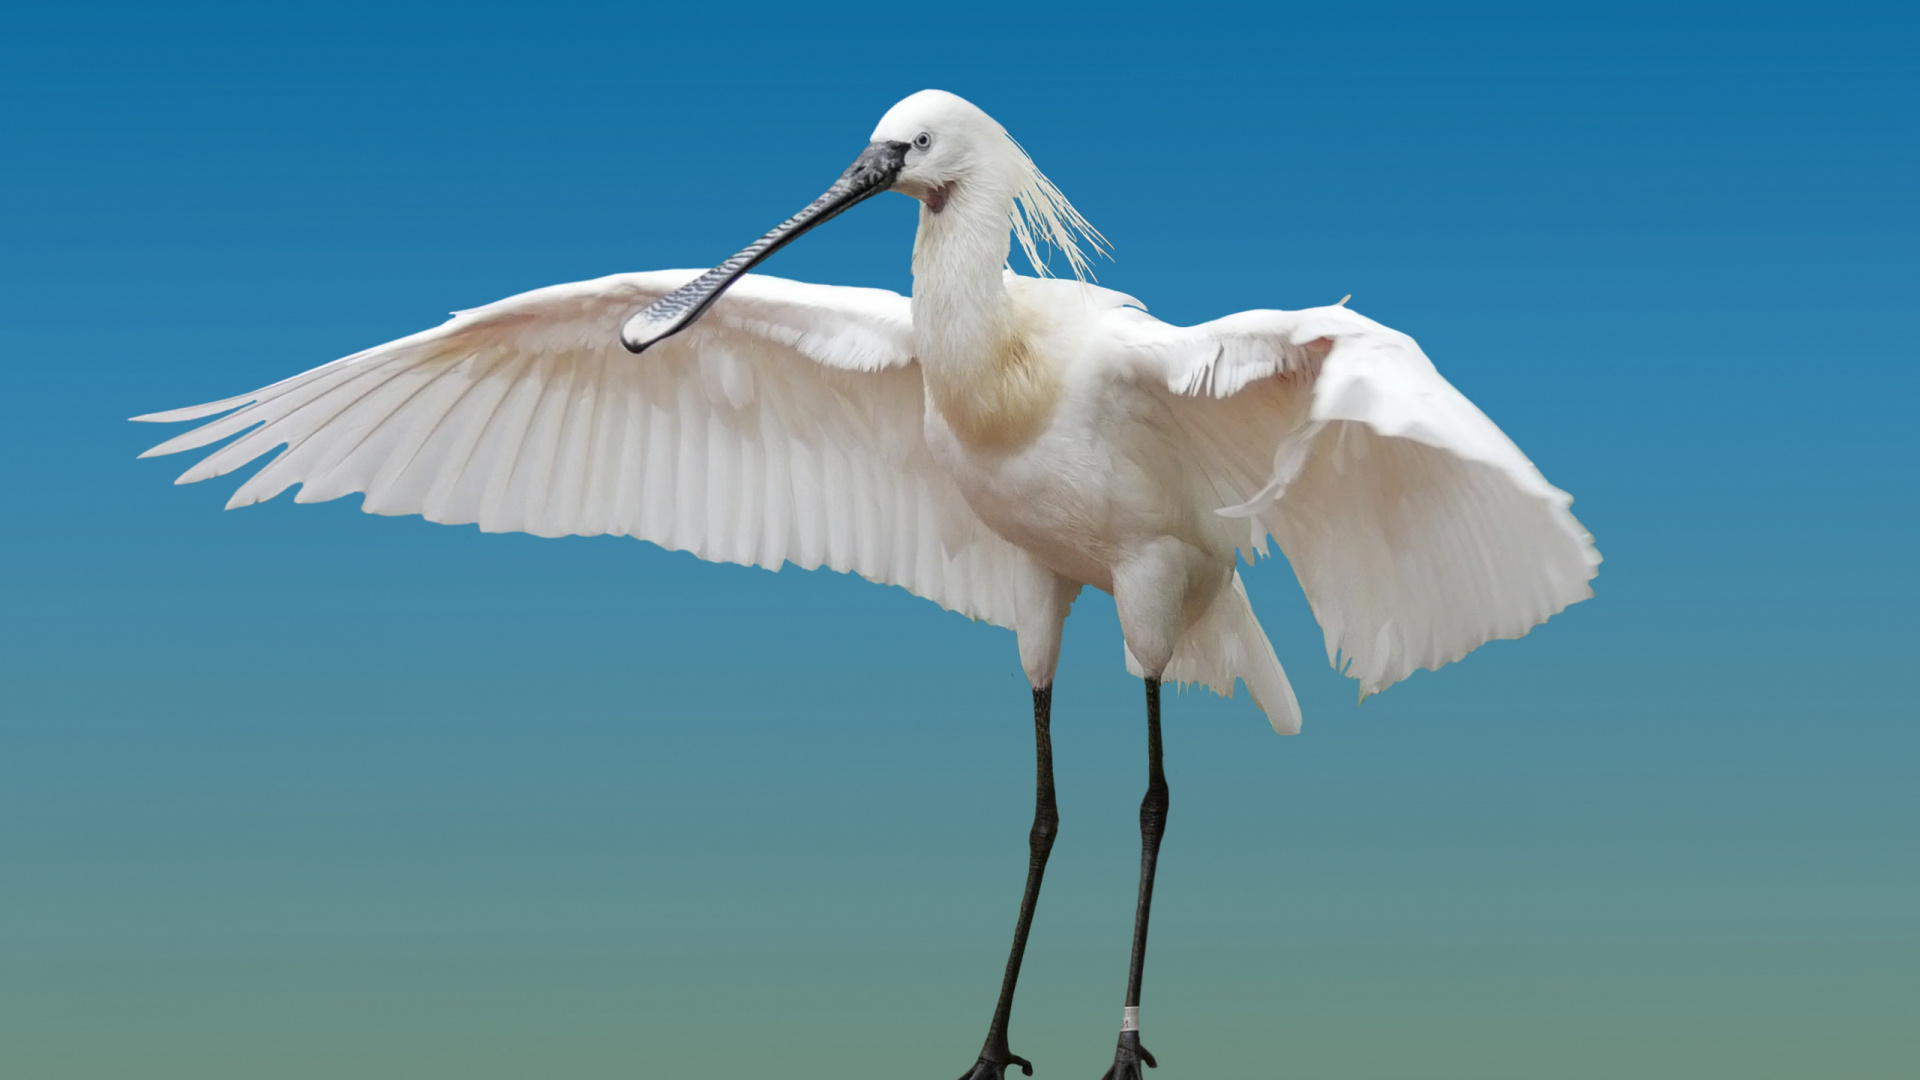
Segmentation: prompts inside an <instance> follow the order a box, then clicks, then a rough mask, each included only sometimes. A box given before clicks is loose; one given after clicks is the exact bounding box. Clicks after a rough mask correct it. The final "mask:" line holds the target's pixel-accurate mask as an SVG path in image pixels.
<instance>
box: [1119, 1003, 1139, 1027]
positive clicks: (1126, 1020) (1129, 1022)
mask: <svg viewBox="0 0 1920 1080" xmlns="http://www.w3.org/2000/svg"><path fill="white" fill-rule="evenodd" d="M1120 1030H1121V1031H1139V1030H1140V1006H1138V1005H1128V1006H1126V1007H1124V1008H1122V1009H1121V1010H1120Z"/></svg>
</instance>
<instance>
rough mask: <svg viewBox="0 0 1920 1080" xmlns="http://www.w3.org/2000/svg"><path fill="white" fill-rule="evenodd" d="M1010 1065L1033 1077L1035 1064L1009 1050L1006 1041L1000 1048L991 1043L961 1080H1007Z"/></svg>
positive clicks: (1002, 1042)
mask: <svg viewBox="0 0 1920 1080" xmlns="http://www.w3.org/2000/svg"><path fill="white" fill-rule="evenodd" d="M1009 1065H1018V1066H1020V1071H1021V1072H1023V1073H1025V1074H1027V1075H1028V1076H1032V1075H1033V1062H1031V1061H1028V1060H1027V1059H1026V1058H1023V1057H1021V1056H1020V1055H1019V1054H1016V1053H1014V1052H1013V1051H1012V1050H1009V1049H1007V1044H1006V1041H1005V1040H1004V1039H1003V1040H1001V1042H1000V1045H998V1046H995V1045H993V1044H991V1043H989V1044H988V1045H987V1047H986V1048H985V1049H983V1050H981V1051H980V1060H979V1061H976V1062H974V1063H973V1068H971V1069H968V1070H967V1071H966V1072H965V1073H963V1074H962V1075H961V1077H960V1080H1006V1075H1007V1066H1009Z"/></svg>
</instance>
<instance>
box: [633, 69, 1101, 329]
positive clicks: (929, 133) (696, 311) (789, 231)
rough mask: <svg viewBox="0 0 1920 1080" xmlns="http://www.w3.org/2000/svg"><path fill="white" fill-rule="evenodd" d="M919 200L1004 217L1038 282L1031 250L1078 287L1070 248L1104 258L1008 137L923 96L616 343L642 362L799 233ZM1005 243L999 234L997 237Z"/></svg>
mask: <svg viewBox="0 0 1920 1080" xmlns="http://www.w3.org/2000/svg"><path fill="white" fill-rule="evenodd" d="M889 190H891V191H898V192H901V193H903V194H906V195H910V196H912V197H914V198H916V199H919V200H920V202H921V204H922V205H924V206H925V207H926V208H927V211H928V212H929V213H933V214H939V213H943V212H946V211H947V209H948V207H949V206H951V205H953V204H954V201H955V200H956V199H960V200H963V201H964V202H966V204H967V205H968V206H969V207H970V208H972V209H974V210H976V211H978V212H980V213H982V214H985V215H990V217H989V220H991V219H992V218H999V217H1001V216H1003V215H1004V217H1005V218H1006V219H1007V226H1008V227H1010V228H1011V229H1012V232H1013V235H1014V237H1015V238H1016V239H1017V240H1018V241H1019V242H1020V247H1021V250H1022V251H1024V252H1025V253H1026V256H1027V259H1028V261H1030V262H1031V263H1032V264H1033V265H1034V268H1035V269H1036V271H1037V272H1039V273H1041V274H1045V273H1046V263H1045V261H1044V260H1043V259H1042V257H1041V255H1040V253H1039V245H1041V244H1046V245H1049V246H1051V247H1053V248H1056V249H1058V250H1059V251H1061V252H1062V253H1063V254H1064V255H1065V256H1066V257H1067V261H1068V262H1069V263H1071V264H1072V266H1073V271H1074V274H1075V276H1076V277H1081V276H1084V275H1085V274H1086V272H1087V260H1086V257H1085V256H1084V255H1083V254H1082V252H1081V248H1080V244H1079V242H1078V241H1080V240H1085V241H1087V242H1088V243H1089V244H1090V246H1091V247H1092V248H1093V250H1094V251H1095V252H1101V253H1104V251H1103V248H1104V244H1105V241H1104V240H1103V239H1102V238H1101V236H1100V234H1099V232H1097V231H1096V230H1095V229H1094V228H1093V226H1091V225H1089V224H1088V223H1087V220H1086V219H1085V218H1083V217H1081V216H1080V214H1079V212H1078V211H1076V210H1075V209H1074V208H1073V207H1072V206H1071V205H1069V204H1068V203H1067V200H1066V198H1065V197H1064V196H1062V195H1061V194H1060V190H1059V189H1058V188H1056V187H1054V186H1053V182H1052V181H1050V180H1048V179H1047V178H1046V177H1045V176H1043V175H1041V173H1040V170H1039V169H1037V168H1035V167H1034V164H1033V162H1032V161H1031V160H1030V159H1029V158H1028V157H1027V155H1026V151H1024V150H1022V149H1020V145H1019V144H1018V143H1016V142H1014V141H1013V139H1012V138H1011V137H1010V136H1008V135H1007V132H1006V129H1005V128H1002V127H1001V126H1000V125H999V124H998V123H996V122H995V121H994V119H993V117H991V116H988V115H987V114H986V113H984V112H982V111H980V109H979V108H977V107H976V106H974V105H973V104H972V103H971V102H968V101H967V100H965V99H964V98H961V97H959V96H957V95H954V94H949V93H947V92H946V91H945V90H922V91H920V92H919V93H917V94H913V95H911V96H909V97H907V98H905V99H904V100H902V101H901V102H900V103H899V104H897V105H895V106H894V107H893V108H891V109H888V110H887V113H886V115H885V116H882V117H881V118H880V124H879V126H878V127H876V128H874V131H873V138H872V139H871V140H870V141H869V142H868V143H867V148H866V149H865V150H863V151H861V153H860V156H859V157H858V158H856V159H854V162H853V164H852V165H849V166H847V171H846V172H844V173H842V174H840V179H838V180H836V181H834V184H833V186H832V187H830V188H828V189H827V192H826V194H824V195H822V196H820V197H819V198H818V199H815V200H814V201H813V202H812V203H811V204H810V205H808V206H807V207H806V209H804V210H801V211H800V212H799V213H797V214H795V215H793V216H792V217H790V218H788V219H787V220H785V221H783V222H781V223H780V224H779V225H777V226H775V227H774V229H773V231H771V232H769V233H767V234H766V235H765V236H763V237H761V238H760V239H758V240H756V241H754V242H753V243H752V244H751V245H749V246H748V247H746V248H745V249H744V250H742V251H741V252H740V253H739V254H737V255H735V256H734V257H733V258H731V259H728V260H727V261H726V262H724V263H721V264H720V265H719V266H716V267H714V268H713V269H711V270H709V271H707V272H706V273H704V274H702V275H700V276H699V277H698V278H695V279H694V280H693V281H690V282H688V283H687V284H686V285H683V286H681V287H680V288H679V289H676V290H674V291H673V292H672V293H669V294H668V295H666V296H663V297H661V298H660V299H659V300H656V301H654V302H653V303H652V304H650V305H648V306H647V308H646V309H645V310H643V311H641V312H640V313H639V314H637V315H635V316H633V318H631V319H628V320H627V323H626V325H625V326H624V327H623V328H622V329H621V331H620V340H621V342H622V343H623V344H625V345H626V347H627V348H628V349H629V350H631V351H633V352H636V353H637V352H640V351H642V350H644V349H646V348H647V347H648V346H650V345H652V344H653V343H654V342H657V341H660V340H662V339H663V338H667V337H670V336H672V335H674V334H677V333H679V332H680V331H682V330H684V329H686V328H687V327H688V326H691V325H693V323H694V321H695V320H696V319H698V318H700V316H701V315H702V314H704V313H705V312H706V310H707V308H708V307H710V306H712V304H713V302H714V301H715V300H717V299H719V298H720V294H721V293H723V292H725V291H726V290H727V287H728V286H730V285H732V284H733V283H734V282H735V281H737V280H739V279H740V277H741V275H743V274H745V273H746V272H747V271H748V270H751V269H752V268H753V267H754V266H756V265H758V264H759V262H760V261H761V260H762V259H765V258H766V257H767V256H769V255H771V254H773V253H774V252H776V251H778V250H780V249H781V248H783V247H785V246H786V245H787V244H789V243H791V242H792V241H794V240H795V239H798V238H799V236H800V235H801V234H802V233H804V232H806V231H807V230H809V229H811V228H813V227H814V226H816V225H819V224H820V223H822V222H824V221H829V220H831V219H832V218H834V217H835V216H837V215H839V214H840V213H841V212H842V211H844V210H846V209H847V208H848V207H850V206H853V205H854V204H855V203H858V202H862V201H864V200H866V199H869V198H871V197H873V196H875V195H878V194H879V193H881V192H882V191H889ZM1001 235H1002V237H1003V238H1004V236H1005V234H1004V233H1002V234H1001Z"/></svg>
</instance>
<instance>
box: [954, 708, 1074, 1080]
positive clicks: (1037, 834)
mask: <svg viewBox="0 0 1920 1080" xmlns="http://www.w3.org/2000/svg"><path fill="white" fill-rule="evenodd" d="M1052 716H1053V688H1052V687H1048V688H1047V689H1045V690H1035V691H1034V692H1033V741H1034V757H1035V759H1036V762H1037V771H1038V776H1037V777H1036V779H1035V782H1034V798H1033V831H1031V832H1029V833H1028V834H1027V853H1028V854H1027V888H1026V891H1025V892H1023V893H1021V894H1020V921H1019V922H1017V923H1015V924H1014V926H1013V950H1012V951H1011V952H1009V953H1008V954H1007V973H1006V976H1005V977H1004V978H1002V979H1001V980H1000V1003H999V1004H998V1005H996V1006H994V1010H993V1023H992V1024H990V1025H989V1026H988V1027H987V1043H986V1045H985V1046H983V1047H981V1048H980V1060H979V1061H978V1062H977V1063H975V1065H974V1066H973V1068H972V1069H971V1070H969V1071H968V1072H967V1073H966V1075H964V1076H962V1077H961V1078H960V1080H1001V1078H1002V1077H1004V1076H1005V1075H1006V1071H1007V1066H1008V1065H1018V1066H1020V1071H1021V1072H1023V1073H1026V1074H1027V1075H1028V1076H1032V1075H1033V1063H1032V1062H1030V1061H1028V1060H1027V1059H1026V1058H1023V1057H1019V1056H1017V1055H1016V1054H1014V1052H1013V1051H1012V1049H1010V1048H1009V1047H1008V1045H1007V1018H1008V1017H1010V1016H1011V1015H1012V1014H1013V988H1014V986H1015V985H1016V984H1018V983H1019V981H1020V960H1021V958H1022V957H1024V956H1025V955H1026V952H1027V930H1028V929H1029V928H1030V927H1032V925H1033V908H1034V905H1035V904H1036V903H1038V902H1039V900H1040V879H1041V878H1042V877H1044V876H1045V875H1046V872H1047V856H1048V855H1049V854H1050V853H1052V851H1053V837H1054V834H1055V833H1056V832H1058V831H1059V829H1060V810H1059V808H1058V807H1057V806H1056V805H1055V804H1054V800H1053V736H1052V734H1051V733H1050V731H1049V730H1048V727H1049V725H1050V724H1051V722H1052Z"/></svg>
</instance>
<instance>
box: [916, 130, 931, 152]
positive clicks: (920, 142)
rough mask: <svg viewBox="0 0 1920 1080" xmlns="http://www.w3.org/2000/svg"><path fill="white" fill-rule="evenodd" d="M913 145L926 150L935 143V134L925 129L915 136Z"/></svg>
mask: <svg viewBox="0 0 1920 1080" xmlns="http://www.w3.org/2000/svg"><path fill="white" fill-rule="evenodd" d="M913 145H914V146H915V147H916V148H918V149H921V150H925V149H926V148H927V147H929V146H932V145H933V136H932V135H930V134H928V133H927V132H924V131H923V132H921V133H920V134H918V135H915V136H914V137H913Z"/></svg>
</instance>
